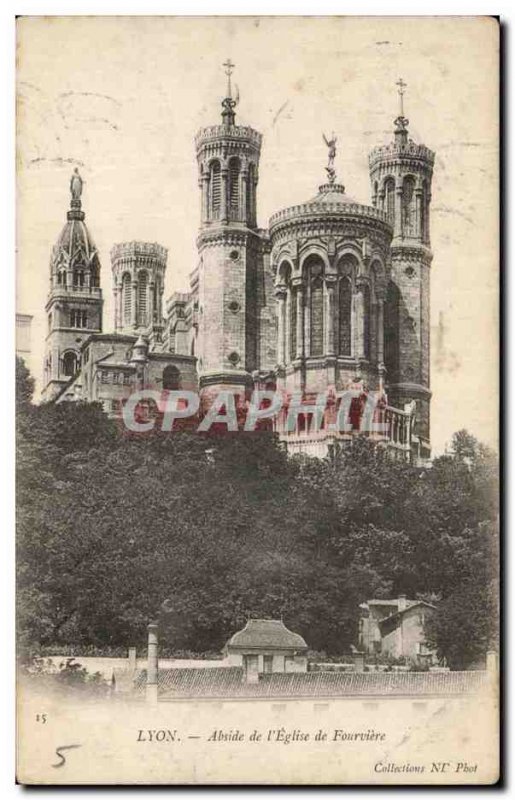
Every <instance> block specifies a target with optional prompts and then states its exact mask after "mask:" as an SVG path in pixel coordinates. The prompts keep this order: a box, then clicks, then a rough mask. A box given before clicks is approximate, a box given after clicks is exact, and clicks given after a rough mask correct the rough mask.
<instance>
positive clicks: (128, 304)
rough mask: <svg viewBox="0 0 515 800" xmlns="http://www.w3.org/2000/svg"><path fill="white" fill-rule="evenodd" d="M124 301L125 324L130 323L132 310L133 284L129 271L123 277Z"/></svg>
mask: <svg viewBox="0 0 515 800" xmlns="http://www.w3.org/2000/svg"><path fill="white" fill-rule="evenodd" d="M122 302H123V322H124V325H130V324H131V312H132V286H131V276H130V275H129V273H128V272H126V273H125V275H124V276H123V278H122Z"/></svg>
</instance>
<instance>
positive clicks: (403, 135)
mask: <svg viewBox="0 0 515 800" xmlns="http://www.w3.org/2000/svg"><path fill="white" fill-rule="evenodd" d="M395 85H396V86H398V87H399V89H398V95H399V116H398V117H396V119H395V122H394V125H395V141H398V142H400V143H401V144H405V143H406V142H407V140H408V125H409V119H406V117H405V116H404V90H405V89H406V88H407V86H408V84H407V83H405V82H404V81H403V80H402V78H399V80H398V81H397V82H396V84H395Z"/></svg>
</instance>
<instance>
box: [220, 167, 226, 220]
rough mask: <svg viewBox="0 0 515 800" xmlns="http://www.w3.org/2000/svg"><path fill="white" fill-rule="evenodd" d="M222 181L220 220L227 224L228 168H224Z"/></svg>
mask: <svg viewBox="0 0 515 800" xmlns="http://www.w3.org/2000/svg"><path fill="white" fill-rule="evenodd" d="M221 179H222V185H221V187H220V189H221V197H220V203H221V205H220V218H221V221H222V222H227V167H223V168H222V170H221Z"/></svg>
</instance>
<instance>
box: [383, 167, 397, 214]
mask: <svg viewBox="0 0 515 800" xmlns="http://www.w3.org/2000/svg"><path fill="white" fill-rule="evenodd" d="M384 210H385V211H386V216H387V218H388V222H389V223H390V225H393V223H394V221H395V181H394V179H393V178H387V179H386V181H385V184H384Z"/></svg>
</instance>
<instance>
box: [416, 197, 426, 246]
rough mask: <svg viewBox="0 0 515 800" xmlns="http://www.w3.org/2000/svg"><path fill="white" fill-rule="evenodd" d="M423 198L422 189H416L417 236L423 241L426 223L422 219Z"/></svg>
mask: <svg viewBox="0 0 515 800" xmlns="http://www.w3.org/2000/svg"><path fill="white" fill-rule="evenodd" d="M422 196H423V191H422V188H417V189H415V236H417V238H419V239H422V237H423V234H424V222H423V219H422V214H423V213H424V205H423V202H422Z"/></svg>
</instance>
